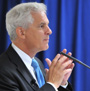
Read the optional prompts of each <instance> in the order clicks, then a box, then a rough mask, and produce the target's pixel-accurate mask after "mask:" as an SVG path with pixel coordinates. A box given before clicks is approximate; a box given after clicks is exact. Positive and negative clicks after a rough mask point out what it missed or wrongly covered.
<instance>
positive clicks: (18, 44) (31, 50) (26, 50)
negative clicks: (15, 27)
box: [12, 41, 37, 58]
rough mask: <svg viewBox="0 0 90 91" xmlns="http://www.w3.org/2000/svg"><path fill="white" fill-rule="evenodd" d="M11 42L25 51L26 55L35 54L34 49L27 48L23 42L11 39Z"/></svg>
mask: <svg viewBox="0 0 90 91" xmlns="http://www.w3.org/2000/svg"><path fill="white" fill-rule="evenodd" d="M12 43H13V44H14V45H15V46H17V47H18V48H19V49H20V50H22V51H23V52H25V53H26V54H27V55H29V56H30V57H31V58H33V57H34V56H35V55H36V53H37V52H36V51H35V49H32V48H27V47H26V46H25V44H24V43H17V42H15V41H12Z"/></svg>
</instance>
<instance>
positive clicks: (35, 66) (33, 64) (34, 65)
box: [31, 59, 39, 69]
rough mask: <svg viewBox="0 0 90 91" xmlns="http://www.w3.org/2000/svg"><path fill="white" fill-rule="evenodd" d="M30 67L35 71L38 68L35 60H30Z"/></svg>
mask: <svg viewBox="0 0 90 91" xmlns="http://www.w3.org/2000/svg"><path fill="white" fill-rule="evenodd" d="M31 66H32V67H33V68H34V69H36V68H37V67H39V64H38V62H37V61H36V60H35V59H32V64H31Z"/></svg>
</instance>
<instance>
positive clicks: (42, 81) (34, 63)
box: [31, 59, 45, 87]
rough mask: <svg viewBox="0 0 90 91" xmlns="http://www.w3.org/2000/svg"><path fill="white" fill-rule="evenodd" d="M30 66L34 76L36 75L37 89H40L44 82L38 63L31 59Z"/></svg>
mask: <svg viewBox="0 0 90 91" xmlns="http://www.w3.org/2000/svg"><path fill="white" fill-rule="evenodd" d="M31 65H32V67H33V68H34V70H35V75H36V78H37V81H38V84H39V87H42V86H43V85H44V84H45V80H44V77H43V74H42V71H41V69H40V67H39V64H38V62H37V61H36V60H35V59H32V64H31Z"/></svg>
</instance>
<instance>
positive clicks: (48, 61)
mask: <svg viewBox="0 0 90 91" xmlns="http://www.w3.org/2000/svg"><path fill="white" fill-rule="evenodd" d="M45 60H46V62H47V64H48V66H49V67H50V65H51V63H52V62H51V60H50V59H48V58H46V59H45Z"/></svg>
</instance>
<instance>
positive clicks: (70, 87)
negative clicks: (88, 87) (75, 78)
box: [58, 83, 73, 91]
mask: <svg viewBox="0 0 90 91" xmlns="http://www.w3.org/2000/svg"><path fill="white" fill-rule="evenodd" d="M58 91H73V88H72V85H71V84H70V83H68V86H67V88H63V87H61V86H60V87H59V88H58Z"/></svg>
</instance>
